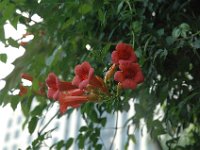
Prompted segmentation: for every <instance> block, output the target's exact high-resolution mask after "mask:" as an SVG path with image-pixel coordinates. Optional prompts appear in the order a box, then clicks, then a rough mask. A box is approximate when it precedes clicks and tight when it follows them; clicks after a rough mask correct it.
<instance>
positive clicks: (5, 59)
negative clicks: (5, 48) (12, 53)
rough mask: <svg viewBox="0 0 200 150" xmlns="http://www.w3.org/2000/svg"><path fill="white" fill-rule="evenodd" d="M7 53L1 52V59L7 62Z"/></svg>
mask: <svg viewBox="0 0 200 150" xmlns="http://www.w3.org/2000/svg"><path fill="white" fill-rule="evenodd" d="M7 58H8V57H7V54H0V61H2V62H4V63H6V62H7Z"/></svg>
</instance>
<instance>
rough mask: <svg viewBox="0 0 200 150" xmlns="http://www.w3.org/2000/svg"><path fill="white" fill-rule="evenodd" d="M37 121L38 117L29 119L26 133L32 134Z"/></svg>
mask: <svg viewBox="0 0 200 150" xmlns="http://www.w3.org/2000/svg"><path fill="white" fill-rule="evenodd" d="M38 119H39V118H38V117H33V118H31V121H30V122H29V124H28V131H29V133H30V134H32V133H33V132H34V131H35V128H36V126H37V122H38Z"/></svg>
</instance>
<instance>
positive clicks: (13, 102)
mask: <svg viewBox="0 0 200 150" xmlns="http://www.w3.org/2000/svg"><path fill="white" fill-rule="evenodd" d="M19 101H20V97H19V96H18V95H17V96H12V98H11V102H10V103H11V107H12V109H13V110H15V109H16V108H17V105H18V103H19Z"/></svg>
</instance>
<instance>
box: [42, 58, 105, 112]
mask: <svg viewBox="0 0 200 150" xmlns="http://www.w3.org/2000/svg"><path fill="white" fill-rule="evenodd" d="M74 72H75V77H74V78H73V80H72V82H67V81H61V80H59V79H58V77H57V76H56V75H55V74H54V73H50V74H49V75H48V77H47V79H46V84H47V87H48V93H47V97H48V98H50V99H54V100H56V101H59V104H60V112H61V113H64V112H65V111H66V109H67V107H69V106H70V107H73V108H75V107H79V106H80V104H82V103H85V102H87V101H98V99H99V94H107V88H106V85H105V83H104V82H103V79H102V78H100V77H98V76H95V75H94V69H93V68H92V67H91V65H90V64H89V63H88V62H86V61H85V62H83V63H82V64H79V65H77V66H76V67H75V69H74Z"/></svg>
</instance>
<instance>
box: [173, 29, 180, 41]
mask: <svg viewBox="0 0 200 150" xmlns="http://www.w3.org/2000/svg"><path fill="white" fill-rule="evenodd" d="M180 35H181V30H180V29H179V28H174V29H173V31H172V37H173V38H175V39H177V38H178V37H179V36H180Z"/></svg>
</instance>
